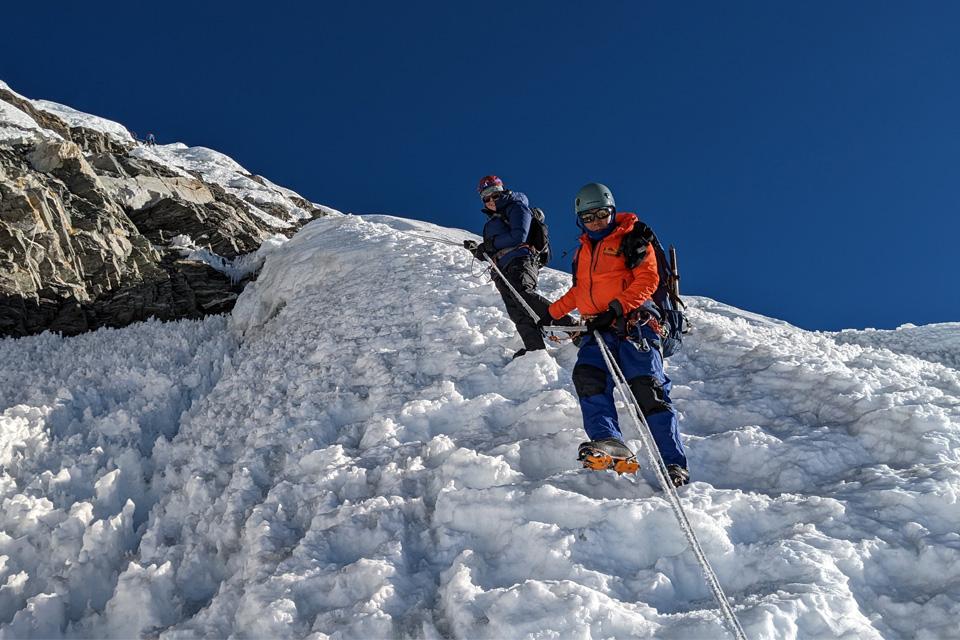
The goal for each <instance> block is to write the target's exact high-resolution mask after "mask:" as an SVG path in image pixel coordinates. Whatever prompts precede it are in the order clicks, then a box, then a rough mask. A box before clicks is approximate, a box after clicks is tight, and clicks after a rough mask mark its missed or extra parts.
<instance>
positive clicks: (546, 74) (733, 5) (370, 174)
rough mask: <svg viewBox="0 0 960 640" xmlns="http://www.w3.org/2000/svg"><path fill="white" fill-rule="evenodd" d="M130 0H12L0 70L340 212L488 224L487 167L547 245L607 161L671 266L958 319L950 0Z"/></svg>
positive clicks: (846, 304) (959, 190)
mask: <svg viewBox="0 0 960 640" xmlns="http://www.w3.org/2000/svg"><path fill="white" fill-rule="evenodd" d="M140 4H141V3H128V2H124V3H107V2H100V3H66V2H64V3H61V6H59V7H56V8H50V6H49V3H46V4H44V5H43V6H41V7H37V8H28V7H27V3H15V4H14V5H12V6H7V7H5V8H4V9H3V22H4V27H3V37H2V38H0V79H3V80H5V81H6V82H7V83H8V84H9V85H10V86H11V87H12V88H13V89H15V90H16V91H18V92H20V93H22V94H24V95H26V96H28V97H31V98H46V99H49V100H54V101H57V102H62V103H65V104H68V105H71V106H73V107H75V108H78V109H80V110H83V111H88V112H91V113H96V114H98V115H102V116H105V117H109V118H111V119H114V120H117V121H119V122H121V123H123V124H125V125H126V126H127V127H128V128H130V129H132V130H134V131H136V132H138V133H139V134H140V135H141V136H143V135H145V134H146V132H148V131H153V132H154V133H155V134H156V135H157V138H158V141H159V142H173V141H183V142H185V143H187V144H190V145H203V146H208V147H212V148H215V149H217V150H220V151H223V152H224V153H227V154H228V155H230V156H232V157H233V158H235V159H236V160H237V161H238V162H240V163H241V164H243V165H244V166H245V167H246V168H247V169H249V170H250V171H253V172H255V173H260V174H262V175H264V176H267V177H268V178H270V179H271V180H273V181H274V182H277V183H279V184H283V185H285V186H288V187H290V188H292V189H295V190H296V191H298V192H300V193H302V194H303V195H305V196H307V197H309V198H310V199H311V200H314V201H316V202H320V203H324V204H327V205H330V206H333V207H335V208H338V209H340V210H342V211H344V212H355V213H371V212H382V213H391V214H394V215H400V216H405V217H412V218H420V219H424V220H429V221H433V222H438V223H441V224H445V225H451V226H458V227H465V228H469V229H474V230H477V229H479V228H480V226H481V224H482V222H483V217H482V214H481V213H480V212H479V209H478V199H477V197H476V193H475V191H474V188H475V184H476V181H477V179H478V178H479V177H480V176H481V175H484V174H487V173H496V174H498V175H500V176H501V177H503V178H504V180H505V181H506V182H507V184H508V186H510V187H512V188H515V189H517V190H520V191H524V192H526V193H527V194H528V195H529V196H530V198H531V200H532V202H533V203H534V204H536V205H538V206H541V207H543V208H544V209H545V210H546V211H547V214H548V218H549V221H550V230H551V236H552V238H553V243H554V249H555V253H556V254H557V256H559V254H560V253H561V251H562V250H563V249H565V248H572V247H573V246H575V235H576V230H575V227H574V219H573V197H574V194H575V193H576V191H577V189H578V188H579V187H580V186H581V185H582V184H584V183H585V182H589V181H594V180H596V181H599V182H603V183H605V184H607V185H608V186H610V187H611V188H612V189H613V192H614V195H615V197H616V199H617V203H618V205H619V206H620V209H621V210H626V211H636V212H638V213H640V215H641V217H642V218H643V219H645V220H646V221H647V222H648V223H650V224H651V226H653V227H654V229H655V230H656V231H657V232H658V234H659V235H660V237H661V239H662V240H663V241H664V243H673V244H675V245H677V247H678V250H679V254H680V263H681V267H682V271H683V285H684V291H685V292H686V293H691V294H699V295H705V296H709V297H712V298H715V299H717V300H720V301H723V302H727V303H729V304H733V305H736V306H738V307H741V308H744V309H748V310H751V311H755V312H759V313H763V314H767V315H771V316H775V317H778V318H781V319H784V320H787V321H790V322H792V323H794V324H797V325H799V326H802V327H806V328H815V329H838V328H844V327H854V328H859V327H877V328H892V327H895V326H897V325H899V324H901V323H905V322H913V323H916V324H924V323H929V322H942V321H958V320H960V295H958V283H957V280H958V277H960V269H958V260H957V250H956V248H955V244H956V243H957V239H958V236H960V220H958V218H960V216H958V213H960V206H958V205H960V35H958V34H960V31H958V25H960V3H956V2H937V1H924V2H921V3H909V2H873V1H871V2H866V1H864V2H844V1H840V2H819V3H785V2H767V1H762V2H713V1H710V2H683V3H675V2H658V3H651V2H613V3H598V6H595V7H592V8H589V9H588V8H586V7H585V6H583V5H585V3H564V2H503V3H500V2H483V3H461V2H422V3H387V2H356V1H355V2H350V3H346V2H337V3H329V2H328V3H283V2H269V3H256V4H253V3H251V4H245V3H242V2H236V3H229V4H227V3H223V4H222V5H220V6H215V5H214V4H213V3H205V2H201V1H194V2H191V3H176V2H167V3H152V6H149V7H148V6H146V3H143V4H144V6H139V5H140ZM94 6H95V7H96V8H92V7H94ZM371 259H376V256H371ZM552 266H555V267H558V268H562V269H565V270H569V257H567V258H564V259H562V260H560V259H559V258H557V259H555V260H554V262H553V263H552Z"/></svg>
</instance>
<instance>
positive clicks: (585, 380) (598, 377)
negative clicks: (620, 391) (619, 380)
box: [573, 364, 607, 398]
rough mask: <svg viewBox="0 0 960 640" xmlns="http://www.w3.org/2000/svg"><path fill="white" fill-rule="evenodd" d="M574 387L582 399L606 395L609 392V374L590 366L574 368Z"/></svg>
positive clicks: (582, 365)
mask: <svg viewBox="0 0 960 640" xmlns="http://www.w3.org/2000/svg"><path fill="white" fill-rule="evenodd" d="M573 386H574V388H575V389H576V390H577V395H578V396H580V397H581V398H587V397H590V396H595V395H598V394H601V393H604V392H605V391H606V390H607V372H606V371H604V370H603V369H598V368H597V367H591V366H590V365H588V364H578V365H577V366H575V367H574V368H573Z"/></svg>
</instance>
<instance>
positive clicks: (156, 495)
mask: <svg viewBox="0 0 960 640" xmlns="http://www.w3.org/2000/svg"><path fill="white" fill-rule="evenodd" d="M430 237H437V238H446V239H450V240H453V241H455V242H458V241H460V240H462V239H464V238H467V237H472V236H470V235H469V234H466V233H464V232H461V231H455V230H450V229H443V228H440V227H435V226H433V225H428V224H426V223H418V222H414V221H409V220H400V219H396V218H390V217H387V216H376V217H371V218H369V219H366V220H364V219H361V218H358V217H355V216H333V217H329V218H323V219H320V220H316V221H314V222H312V223H310V224H309V225H308V226H306V227H305V228H304V229H302V230H301V231H300V232H299V233H298V234H297V235H296V236H295V237H294V238H293V239H292V240H290V241H289V242H287V243H285V244H283V245H282V246H278V247H276V248H275V249H274V250H273V251H272V252H271V253H270V254H269V255H267V256H266V262H265V264H264V267H263V270H262V272H261V275H260V277H259V279H258V280H257V281H256V282H254V283H252V284H251V285H249V286H248V287H247V289H246V290H245V292H244V293H243V295H242V296H241V297H240V300H239V301H238V303H237V306H236V308H235V310H234V312H233V314H232V315H231V316H230V317H229V319H224V318H212V319H208V320H205V321H203V322H182V323H174V324H162V323H157V322H149V323H145V324H141V325H136V326H132V327H129V328H127V329H123V330H101V331H98V332H96V333H91V334H87V335H84V336H80V337H76V338H69V339H64V338H59V337H56V336H50V335H43V336H37V337H31V338H23V339H20V340H16V341H14V340H6V341H2V342H0V363H2V364H0V374H2V380H0V382H2V384H0V398H2V399H3V404H2V405H0V409H2V410H3V413H2V417H0V501H2V509H0V637H17V638H20V637H138V636H139V637H159V638H194V637H237V638H247V637H250V638H254V637H256V638H267V637H269V638H274V637H277V638H280V637H295V638H303V637H310V638H393V637H413V638H417V637H419V638H440V637H455V638H524V637H529V638H614V637H615V638H624V637H648V638H654V637H656V638H675V639H678V640H690V639H693V638H722V637H725V633H726V632H725V630H724V628H723V626H722V624H721V621H720V617H719V614H718V612H717V609H716V608H715V604H714V602H713V600H712V599H711V597H710V593H709V591H708V589H707V586H706V584H705V582H704V580H703V578H702V576H701V574H700V572H699V569H698V567H697V565H696V563H695V561H694V559H693V557H692V555H691V553H690V551H689V549H688V548H687V546H686V542H685V540H684V538H683V536H682V535H681V534H680V531H679V529H678V527H677V523H676V521H675V519H674V517H673V514H672V512H671V510H670V507H669V505H668V504H667V502H666V501H665V500H664V498H663V497H662V494H660V492H659V491H657V490H654V489H653V488H651V482H652V475H651V474H650V473H649V470H648V469H643V470H642V471H641V475H640V477H636V478H632V477H618V476H616V475H615V474H613V473H612V472H592V471H586V470H582V469H579V468H578V465H577V463H576V461H575V452H576V447H577V444H578V443H579V442H580V441H581V440H582V439H583V432H582V428H581V423H580V414H579V409H578V407H577V401H576V397H575V394H574V390H573V387H572V384H571V379H570V378H571V371H572V367H573V364H574V362H575V359H576V347H575V346H574V345H572V344H570V343H567V344H564V345H562V346H560V347H557V348H551V349H550V350H548V351H546V352H536V353H532V354H528V355H527V356H524V357H523V358H520V359H518V360H515V361H511V360H510V357H509V356H510V354H511V353H512V352H513V350H515V349H516V348H518V347H519V346H520V345H519V340H518V338H517V337H516V335H515V331H514V330H513V327H512V325H511V323H510V321H509V320H508V319H507V317H506V315H505V313H504V312H503V310H502V303H501V302H500V300H499V296H498V294H497V293H496V291H495V289H494V287H493V286H492V284H491V283H490V281H489V278H488V277H487V275H486V273H485V269H484V268H483V265H481V264H480V263H478V262H476V261H474V260H473V259H472V258H471V257H470V255H469V254H468V253H467V252H466V251H464V250H463V249H462V248H460V247H456V246H451V245H447V244H444V243H441V242H436V241H433V240H431V239H429V238H430ZM568 285H569V276H568V275H567V274H563V273H560V272H555V271H551V270H545V271H544V272H543V274H542V277H541V288H542V289H543V291H544V293H545V294H546V295H548V296H550V297H555V296H557V295H559V294H560V293H561V292H562V291H564V290H565V289H566V287H567V286H568ZM690 304H691V320H692V323H693V327H694V329H693V332H692V333H691V334H689V335H688V337H687V341H686V344H685V350H684V352H683V353H682V354H680V355H678V356H675V357H674V358H672V359H671V361H670V364H669V373H670V375H671V377H672V378H673V380H674V384H675V386H674V394H673V395H674V399H675V401H676V404H677V406H678V408H679V409H680V411H681V414H682V415H681V417H682V419H681V428H682V431H683V433H684V440H685V444H686V446H687V451H688V455H689V457H690V464H691V472H692V475H693V479H694V480H695V481H694V482H693V484H691V485H689V486H687V487H684V488H683V489H681V490H680V495H681V500H682V503H683V505H684V507H685V509H686V510H687V512H688V514H689V516H690V519H691V521H692V523H693V526H694V527H695V529H696V531H697V534H698V536H699V538H700V541H701V543H702V545H703V547H704V550H705V552H706V554H707V556H708V558H709V559H710V561H711V563H712V564H713V567H714V569H715V570H716V572H717V574H718V576H719V579H720V581H721V583H722V584H723V586H724V589H725V590H726V593H727V595H728V596H729V597H730V599H731V601H732V603H733V606H734V609H735V611H736V613H737V615H738V617H739V619H740V621H741V622H742V623H743V626H744V628H745V630H746V633H747V636H748V637H750V638H771V639H772V638H849V639H850V640H854V639H863V638H957V637H960V629H958V624H957V621H958V619H960V534H958V533H957V523H958V522H960V501H958V495H960V371H958V370H957V368H956V360H955V359H954V356H953V355H950V354H956V353H957V340H958V338H957V332H956V331H955V330H954V329H955V328H954V327H946V328H945V329H944V330H943V331H938V330H937V329H936V328H935V327H932V328H929V329H927V331H928V332H929V333H928V335H927V337H926V338H925V339H924V340H923V344H922V353H917V352H916V347H914V346H913V343H912V338H905V337H904V336H903V335H900V336H899V337H898V335H897V332H894V333H893V334H887V333H879V332H842V333H840V334H833V333H830V334H828V333H812V332H808V331H803V330H800V329H797V328H795V327H792V326H790V325H788V324H786V323H783V322H780V321H776V320H772V319H768V318H764V317H762V316H757V315H754V314H749V313H746V312H742V311H739V310H737V309H734V308H732V307H729V306H726V305H723V304H720V303H717V302H714V301H712V300H709V299H707V298H691V299H690ZM917 329H918V330H919V329H926V328H922V327H921V328H917ZM907 331H913V329H908V330H907ZM937 354H940V356H939V357H938V356H937ZM632 442H633V444H634V445H635V446H636V445H637V444H638V443H637V441H636V440H633V441H632Z"/></svg>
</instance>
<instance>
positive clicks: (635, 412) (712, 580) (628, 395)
mask: <svg viewBox="0 0 960 640" xmlns="http://www.w3.org/2000/svg"><path fill="white" fill-rule="evenodd" d="M593 338H594V340H596V341H597V344H599V345H600V353H601V354H603V360H604V362H606V364H607V369H609V370H610V373H611V375H612V376H613V382H614V385H615V386H616V388H617V391H619V392H620V395H621V397H622V398H623V401H624V404H626V406H627V408H628V409H629V413H630V416H631V417H632V418H633V423H634V426H635V427H636V429H637V432H638V433H639V434H640V441H641V442H642V443H643V448H644V449H646V451H647V458H648V459H649V460H650V465H651V466H652V467H653V470H654V471H655V472H656V476H657V480H659V481H660V486H661V487H662V488H663V492H664V493H665V494H666V496H667V502H669V503H670V507H671V508H672V509H673V515H675V516H676V518H677V522H679V523H680V529H682V530H683V533H684V535H685V536H686V538H687V543H688V544H689V545H690V550H691V551H693V555H694V557H695V558H696V559H697V562H698V563H699V564H700V569H701V571H702V572H703V576H704V578H705V579H706V581H707V586H708V587H710V591H712V592H713V597H714V598H715V599H716V601H717V604H718V605H720V613H721V615H722V616H723V619H724V622H726V624H727V627H728V628H729V630H730V632H731V633H732V634H733V637H735V638H736V639H737V640H746V637H747V636H746V634H744V632H743V627H742V626H740V621H739V620H737V616H736V614H735V613H734V611H733V607H732V606H731V605H730V601H729V600H728V599H727V595H726V594H725V593H724V592H723V587H721V586H720V580H719V579H718V578H717V574H716V573H715V572H714V571H713V567H711V566H710V561H709V560H707V556H706V554H705V553H704V552H703V548H702V547H701V546H700V541H699V540H697V535H696V534H695V533H694V532H693V526H692V525H691V524H690V520H689V519H688V518H687V514H686V512H685V511H684V510H683V505H682V504H681V503H680V497H679V496H678V495H677V489H676V487H674V486H673V483H672V482H670V477H669V475H668V474H667V466H666V464H664V462H663V457H662V456H661V455H660V450H659V449H658V448H657V444H656V442H655V441H654V439H653V433H652V432H651V431H650V425H649V424H647V420H646V418H644V416H643V412H642V411H640V409H639V408H640V403H639V402H637V398H636V396H634V395H633V390H632V389H631V388H630V385H628V384H627V381H626V377H625V376H624V375H623V371H622V370H621V369H620V365H618V364H617V362H616V360H614V359H613V354H611V353H610V348H609V347H608V346H607V343H606V342H604V340H603V337H602V336H601V335H600V332H599V331H594V332H593Z"/></svg>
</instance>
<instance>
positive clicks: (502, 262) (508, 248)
mask: <svg viewBox="0 0 960 640" xmlns="http://www.w3.org/2000/svg"><path fill="white" fill-rule="evenodd" d="M477 191H478V192H479V193H480V198H481V199H482V200H483V209H482V211H483V213H485V214H486V215H487V218H488V220H487V223H486V224H485V225H484V226H483V243H482V244H477V243H475V242H473V241H472V240H467V241H465V242H464V243H463V244H464V246H465V247H466V248H467V249H470V250H471V251H472V252H473V254H474V255H475V256H476V257H477V258H480V259H483V258H484V257H485V256H490V257H491V258H493V260H494V261H495V262H496V263H497V266H498V267H499V268H500V270H501V271H502V272H503V275H504V276H505V277H506V279H507V280H508V281H509V282H510V284H511V285H513V288H514V289H516V290H517V292H519V293H520V295H522V296H523V298H524V300H526V302H527V304H529V305H530V307H531V308H532V309H533V310H534V311H535V312H536V313H537V315H538V316H540V317H541V318H545V319H550V315H549V313H548V312H547V307H548V306H550V301H549V300H547V299H546V298H544V297H542V296H541V295H540V294H538V293H537V277H538V275H539V271H540V260H539V258H538V256H537V255H536V252H535V251H534V249H533V248H532V247H530V246H529V245H527V244H526V242H527V236H528V234H529V233H530V224H531V222H532V220H533V213H532V212H531V211H530V204H529V202H528V201H527V196H525V195H524V194H522V193H519V192H517V191H509V190H507V189H505V188H504V186H503V181H502V180H500V178H498V177H497V176H484V177H483V178H482V179H481V180H480V185H479V186H478V187H477ZM493 282H494V284H496V285H497V290H498V291H499V292H500V296H501V297H502V298H503V303H504V305H505V306H506V307H507V315H509V316H510V319H511V320H513V324H514V325H515V326H516V327H517V333H519V334H520V339H521V340H523V348H522V349H520V350H519V351H517V352H516V353H515V354H513V357H514V358H517V357H519V356H522V355H523V354H525V353H527V352H528V351H537V350H539V349H543V348H544V344H543V332H542V331H541V330H540V327H538V326H537V323H536V322H535V321H534V320H533V318H532V317H530V314H529V313H527V311H526V309H524V308H523V305H522V304H520V301H519V300H517V299H516V296H514V295H513V293H512V292H511V291H510V289H509V288H508V287H507V286H506V284H504V282H503V281H502V280H501V279H500V277H499V276H497V275H496V274H494V278H493ZM565 320H568V321H569V322H570V323H572V320H571V319H569V318H566V319H565ZM562 323H563V321H556V324H562Z"/></svg>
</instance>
